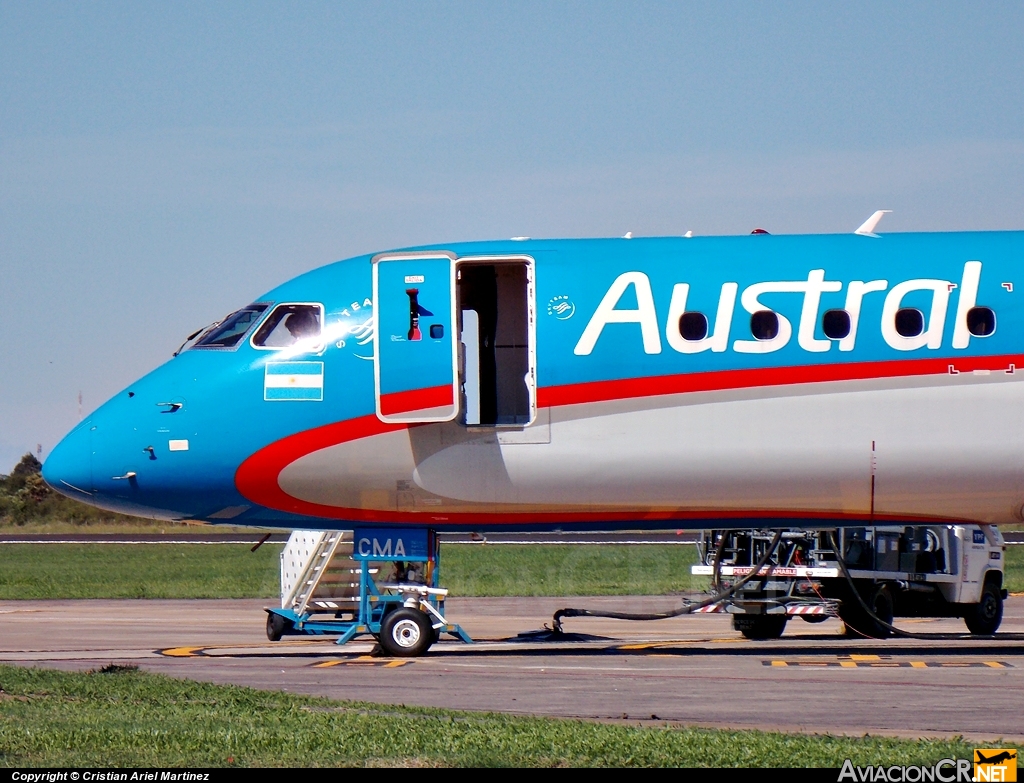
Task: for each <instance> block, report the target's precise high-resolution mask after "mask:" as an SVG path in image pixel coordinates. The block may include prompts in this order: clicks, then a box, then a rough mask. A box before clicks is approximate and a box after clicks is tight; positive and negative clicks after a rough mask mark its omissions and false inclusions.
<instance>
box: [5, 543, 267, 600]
mask: <svg viewBox="0 0 1024 783" xmlns="http://www.w3.org/2000/svg"><path fill="white" fill-rule="evenodd" d="M280 552H281V547H280V546H269V545H264V546H262V547H260V548H259V549H257V550H256V551H255V552H250V551H249V547H248V546H246V545H244V544H0V598H2V599H19V598H257V597H263V598H270V597H273V596H276V595H278V594H279V593H280V589H281V587H280V583H281V577H280Z"/></svg>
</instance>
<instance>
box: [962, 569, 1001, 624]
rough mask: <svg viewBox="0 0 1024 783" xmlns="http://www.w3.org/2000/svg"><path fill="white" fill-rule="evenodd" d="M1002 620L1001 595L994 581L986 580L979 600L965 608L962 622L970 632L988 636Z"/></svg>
mask: <svg viewBox="0 0 1024 783" xmlns="http://www.w3.org/2000/svg"><path fill="white" fill-rule="evenodd" d="M1002 621H1003V595H1002V591H1000V589H999V588H998V587H996V584H995V582H986V583H985V587H984V588H983V589H982V591H981V600H980V601H978V603H976V604H974V606H972V607H970V608H969V609H968V610H967V614H965V615H964V622H965V623H967V630H969V631H970V632H971V633H974V634H979V635H983V636H988V635H989V634H993V633H995V632H996V630H998V628H999V624H1000V623H1001V622H1002Z"/></svg>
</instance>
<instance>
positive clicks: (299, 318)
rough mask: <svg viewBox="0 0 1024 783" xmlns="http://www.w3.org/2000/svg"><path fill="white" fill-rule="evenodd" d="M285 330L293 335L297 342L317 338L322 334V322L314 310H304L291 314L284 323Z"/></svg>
mask: <svg viewBox="0 0 1024 783" xmlns="http://www.w3.org/2000/svg"><path fill="white" fill-rule="evenodd" d="M284 325H285V328H286V329H287V330H288V331H289V332H290V333H291V335H292V337H293V338H294V341H295V342H300V341H301V340H305V339H308V338H310V337H317V336H319V334H320V322H319V321H318V320H317V317H316V315H314V313H313V311H312V310H309V309H305V308H304V309H302V310H297V311H296V312H294V313H291V314H289V316H288V318H287V320H285V322H284Z"/></svg>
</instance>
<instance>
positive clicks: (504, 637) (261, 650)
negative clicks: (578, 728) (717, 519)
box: [0, 596, 1024, 747]
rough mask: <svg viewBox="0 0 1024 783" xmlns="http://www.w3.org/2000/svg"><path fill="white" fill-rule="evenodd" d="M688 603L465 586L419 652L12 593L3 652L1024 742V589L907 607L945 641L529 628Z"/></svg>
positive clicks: (919, 628)
mask: <svg viewBox="0 0 1024 783" xmlns="http://www.w3.org/2000/svg"><path fill="white" fill-rule="evenodd" d="M677 600H678V599H674V598H672V597H666V596H657V597H642V596H641V597H635V596H634V597H607V596H606V597H598V598H572V599H564V598H462V599H459V598H453V599H450V600H449V601H448V606H447V609H448V612H447V613H448V619H449V621H451V622H455V623H459V624H461V625H462V627H463V628H464V629H465V630H466V631H468V632H469V634H470V635H471V636H472V637H473V638H474V640H475V643H474V644H463V643H460V642H457V641H453V640H449V639H448V637H444V638H443V639H442V640H441V641H440V642H439V643H437V644H435V645H434V647H433V648H431V650H430V651H429V653H428V654H427V655H425V656H423V657H421V658H416V659H394V658H384V657H375V656H371V655H370V653H371V651H372V649H373V646H374V644H373V640H372V639H369V638H365V639H364V640H356V641H354V642H352V643H350V644H348V645H345V646H341V647H339V646H338V645H336V644H334V643H333V638H330V637H305V636H289V637H285V638H284V639H282V640H281V641H279V642H269V641H267V638H266V635H265V618H266V615H265V613H264V611H263V609H264V607H265V606H269V605H271V602H269V601H266V600H250V599H245V600H177V601H170V600H74V601H69V600H64V601H0V623H2V625H0V627H2V629H3V632H2V634H0V662H3V663H12V664H18V665H27V666H45V667H54V668H60V669H67V670H88V669H94V668H97V667H100V666H103V665H105V664H108V663H112V662H113V663H122V664H127V663H134V664H136V665H138V666H139V667H140V668H142V669H145V670H147V671H152V672H159V673H162V674H167V675H170V676H173V677H180V678H188V679H194V680H202V681H208V682H215V683H232V684H236V685H247V686H251V687H256V688H264V689H279V690H284V691H289V692H294V693H304V694H311V695H318V696H328V697H331V698H335V699H345V700H357V701H369V702H377V703H387V704H406V705H422V706H431V707H445V708H454V709H464V710H483V711H493V712H504V713H514V714H520V715H545V716H552V717H560V718H580V719H586V720H598V721H623V722H628V723H640V724H645V725H650V724H657V725H663V724H671V725H687V726H707V727H715V728H730V729H740V728H756V729H765V730H780V731H793V732H807V733H815V734H824V733H829V734H843V735H855V736H859V735H863V734H872V735H891V736H901V737H953V736H964V737H965V738H967V739H968V740H970V741H983V740H984V741H990V740H996V739H999V738H1001V739H1003V740H1004V741H1005V742H1011V743H1015V744H1016V745H1018V746H1019V745H1020V744H1022V743H1024V715H1022V714H1021V710H1020V703H1021V697H1020V694H1021V693H1024V597H1019V596H1011V597H1010V598H1009V599H1008V600H1007V602H1006V603H1005V612H1004V619H1003V625H1002V627H1001V628H1000V633H999V634H997V635H996V636H994V637H971V636H969V635H968V634H967V633H966V627H965V626H964V624H963V622H962V621H961V620H959V619H955V618H948V619H946V618H940V619H916V620H912V619H902V620H898V621H897V625H899V626H900V627H901V628H903V629H905V630H907V631H912V632H914V633H916V634H926V635H927V636H928V637H929V638H924V639H906V638H891V639H885V640H873V639H853V640H851V639H846V638H844V637H843V636H841V626H840V623H839V621H838V620H833V619H829V620H827V621H826V622H824V623H820V624H810V623H806V622H803V621H802V620H800V619H793V620H791V621H790V623H789V624H788V626H787V628H786V632H785V634H784V635H783V636H782V638H781V639H777V640H773V641H769V642H753V641H747V640H745V639H743V637H742V636H740V634H738V633H737V632H735V631H733V630H732V627H731V623H730V618H729V617H728V616H726V615H716V614H709V615H691V616H684V617H679V618H674V619H671V620H659V621H655V622H642V623H639V622H629V621H621V620H607V619H600V618H574V619H568V620H566V621H565V630H566V631H567V632H569V633H571V634H574V635H575V636H574V637H570V638H582V639H583V641H570V642H550V641H538V640H536V639H530V638H528V637H527V638H525V639H524V638H521V637H518V634H520V633H522V632H527V631H533V630H538V629H540V628H542V626H543V625H544V624H545V623H550V622H551V615H552V614H553V612H554V611H555V610H556V609H558V608H561V607H565V606H576V607H590V608H603V609H614V610H620V611H632V612H636V611H640V612H656V611H664V610H666V609H669V608H672V607H674V606H675V605H677ZM0 685H2V683H0ZM988 746H989V747H998V745H993V744H989V745H988Z"/></svg>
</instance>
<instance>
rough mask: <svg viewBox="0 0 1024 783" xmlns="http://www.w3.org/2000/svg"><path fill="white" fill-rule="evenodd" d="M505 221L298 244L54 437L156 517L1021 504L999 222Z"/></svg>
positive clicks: (1012, 271)
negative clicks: (729, 227) (252, 294)
mask: <svg viewBox="0 0 1024 783" xmlns="http://www.w3.org/2000/svg"><path fill="white" fill-rule="evenodd" d="M881 215H882V213H881V212H878V213H876V214H875V215H873V216H872V217H871V218H870V219H869V220H868V221H867V222H865V224H864V225H863V226H861V228H860V229H858V230H857V231H856V232H853V233H850V234H834V235H788V236H787V235H771V234H767V233H766V232H764V231H763V230H762V231H759V232H758V233H755V234H753V235H738V236H707V237H702V236H692V235H690V234H688V235H687V236H680V237H654V238H642V237H632V235H627V236H626V237H622V238H609V239H552V240H547V239H529V238H523V237H517V238H515V239H512V240H502V241H487V242H468V243H455V244H441V245H430V246H422V247H413V248H408V249H401V250H395V251H388V252H382V253H377V254H370V255H363V256H359V257H357V258H351V259H348V260H344V261H339V262H336V263H333V264H329V265H327V266H324V267H322V268H319V269H316V270H313V271H310V272H308V273H305V274H302V275H300V276H298V277H296V278H294V279H293V280H290V281H288V282H286V283H284V284H283V285H281V286H279V287H277V288H274V289H273V290H271V291H268V292H267V293H266V294H264V295H262V296H260V297H258V298H257V299H256V300H255V301H254V302H253V303H251V304H247V305H245V306H244V307H241V308H240V309H238V310H237V311H235V312H233V313H231V314H230V315H228V316H227V317H225V318H224V319H223V320H221V321H220V322H218V323H216V324H213V325H212V326H210V327H208V328H206V329H203V330H200V331H199V332H197V333H196V334H195V335H193V336H192V337H191V339H190V340H189V341H187V343H186V344H185V345H184V346H183V347H182V349H180V350H179V351H178V352H176V353H175V355H174V356H173V357H172V358H171V359H170V360H169V361H168V362H166V363H165V364H163V365H162V366H160V367H158V368H157V369H155V370H153V371H152V372H150V373H149V374H148V375H146V376H144V377H143V378H141V379H139V380H138V381H136V382H135V383H132V384H131V385H129V386H128V387H127V388H126V389H124V390H123V391H120V392H118V393H117V394H116V395H114V397H112V398H111V399H110V400H109V401H108V402H106V403H105V404H103V405H102V406H101V407H100V408H99V409H97V410H96V411H94V412H93V413H92V414H90V415H89V416H88V417H86V418H85V419H84V420H83V421H82V422H81V423H80V424H79V425H78V426H76V427H75V428H74V429H73V430H72V431H71V432H70V433H69V434H68V435H67V436H66V437H65V438H64V439H63V440H62V441H61V442H60V443H59V445H58V446H57V447H56V448H55V449H54V450H53V451H52V453H51V454H50V455H49V458H48V459H47V460H46V463H45V465H44V467H43V476H44V478H45V479H46V481H47V482H48V483H49V484H50V486H52V487H53V488H54V489H56V490H57V491H59V492H62V493H64V494H65V495H68V496H70V497H73V498H75V499H77V500H81V501H84V502H86V503H91V504H93V505H96V506H99V507H101V508H105V509H110V510H113V511H119V512H124V513H128V514H135V515H139V516H145V517H152V518H157V519H164V520H197V521H199V520H201V521H205V522H209V523H214V524H217V523H221V524H231V525H249V526H258V527H275V526H276V527H282V528H291V529H314V530H331V529H338V530H341V529H351V528H353V527H359V526H367V525H372V526H375V527H377V528H391V529H394V528H427V529H430V530H437V531H452V530H463V531H475V532H480V533H486V532H492V531H499V530H522V531H537V530H594V531H599V530H615V529H629V530H637V529H649V530H653V529H699V528H708V527H714V528H763V527H775V528H779V527H792V526H797V527H822V526H843V525H858V524H860V525H863V524H883V523H890V522H891V523H900V524H921V523H934V522H936V521H939V522H949V523H952V522H954V521H956V522H964V521H967V522H976V523H983V524H999V523H1011V522H1020V521H1021V520H1022V519H1024V517H1022V506H1024V304H1022V303H1021V301H1020V297H1021V296H1022V295H1024V294H1022V289H1024V271H1022V270H1024V266H1022V264H1021V261H1022V259H1024V232H969V233H955V232H950V233H892V234H885V235H879V234H878V233H876V231H875V228H876V226H877V224H878V221H879V220H880V219H881Z"/></svg>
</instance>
